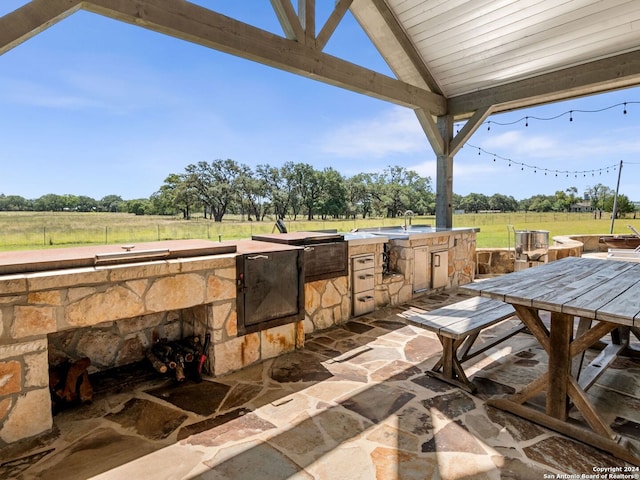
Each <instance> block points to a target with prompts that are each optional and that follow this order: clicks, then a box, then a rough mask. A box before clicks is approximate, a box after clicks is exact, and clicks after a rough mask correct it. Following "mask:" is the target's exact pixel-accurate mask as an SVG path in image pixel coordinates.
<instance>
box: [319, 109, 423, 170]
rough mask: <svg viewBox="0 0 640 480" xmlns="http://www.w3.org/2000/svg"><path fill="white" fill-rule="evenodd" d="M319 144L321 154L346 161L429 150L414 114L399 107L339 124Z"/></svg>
mask: <svg viewBox="0 0 640 480" xmlns="http://www.w3.org/2000/svg"><path fill="white" fill-rule="evenodd" d="M321 141H322V147H321V148H322V150H323V151H324V152H326V153H330V154H332V155H338V156H341V157H347V158H371V157H373V158H383V157H385V156H388V155H393V154H398V153H416V152H424V151H425V149H427V148H430V147H429V145H428V143H427V140H426V137H425V134H424V132H423V131H422V128H421V127H420V124H419V123H418V120H417V119H416V117H415V115H414V114H413V112H412V111H411V110H408V109H405V108H401V107H392V108H390V109H387V110H384V111H383V112H381V113H380V114H379V115H377V116H375V117H372V118H367V119H360V120H356V121H353V122H351V123H348V124H346V125H342V126H340V127H339V128H337V129H335V130H332V131H330V132H328V133H327V134H326V135H325V136H324V137H323V138H322V140H321Z"/></svg>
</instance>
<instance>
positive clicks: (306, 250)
mask: <svg viewBox="0 0 640 480" xmlns="http://www.w3.org/2000/svg"><path fill="white" fill-rule="evenodd" d="M314 250H315V248H313V247H304V251H305V252H312V251H314Z"/></svg>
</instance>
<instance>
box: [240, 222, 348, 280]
mask: <svg viewBox="0 0 640 480" xmlns="http://www.w3.org/2000/svg"><path fill="white" fill-rule="evenodd" d="M252 239H253V240H259V241H263V242H272V243H280V244H285V245H295V246H301V247H304V281H305V282H313V281H316V280H324V279H328V278H335V277H342V276H345V275H347V274H348V272H349V265H348V243H347V242H346V241H345V239H344V235H341V234H338V233H336V232H295V233H280V234H271V235H269V234H265V235H254V236H253V237H252Z"/></svg>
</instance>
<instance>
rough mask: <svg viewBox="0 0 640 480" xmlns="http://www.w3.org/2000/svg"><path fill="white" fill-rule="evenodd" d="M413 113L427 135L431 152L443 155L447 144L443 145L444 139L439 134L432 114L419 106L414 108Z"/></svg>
mask: <svg viewBox="0 0 640 480" xmlns="http://www.w3.org/2000/svg"><path fill="white" fill-rule="evenodd" d="M414 113H415V114H416V117H417V118H418V122H420V126H421V127H422V130H423V131H424V133H425V135H426V136H427V140H429V143H430V144H431V148H432V149H433V152H434V153H435V154H436V155H444V154H445V153H446V151H447V149H448V146H447V145H445V141H444V139H443V138H442V135H441V134H440V130H438V125H437V124H436V121H435V120H434V118H433V116H432V115H431V114H430V113H429V112H426V111H425V110H423V109H421V108H417V109H415V110H414Z"/></svg>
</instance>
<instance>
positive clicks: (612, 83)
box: [449, 51, 640, 119]
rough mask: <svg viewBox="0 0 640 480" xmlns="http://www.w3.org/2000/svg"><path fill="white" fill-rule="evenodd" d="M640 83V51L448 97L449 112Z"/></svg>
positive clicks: (459, 114)
mask: <svg viewBox="0 0 640 480" xmlns="http://www.w3.org/2000/svg"><path fill="white" fill-rule="evenodd" d="M639 83H640V51H635V52H629V53H623V54H621V55H616V56H614V57H609V58H604V59H600V60H596V61H594V62H590V63H586V64H583V65H578V66H574V67H568V68H564V69H562V70H558V71H556V72H553V73H547V74H544V75H538V76H536V77H532V78H528V79H526V80H520V81H517V82H511V83H508V84H505V85H500V86H497V87H493V88H486V89H483V90H479V91H477V92H472V93H468V94H465V95H459V96H456V97H452V98H450V99H449V113H450V114H452V115H454V116H455V117H456V119H458V118H464V117H469V116H471V114H472V113H473V112H475V111H477V110H479V109H481V108H484V107H488V106H491V105H494V110H493V113H498V112H504V111H507V110H514V109H518V108H525V107H530V106H533V105H540V104H544V103H549V102H555V101H560V100H567V99H570V98H575V97H580V96H585V95H592V94H596V93H603V92H607V91H612V90H617V89H620V88H625V87H631V86H636V85H638V84H639Z"/></svg>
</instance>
